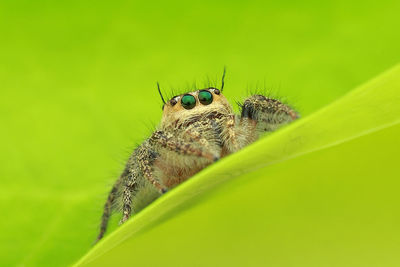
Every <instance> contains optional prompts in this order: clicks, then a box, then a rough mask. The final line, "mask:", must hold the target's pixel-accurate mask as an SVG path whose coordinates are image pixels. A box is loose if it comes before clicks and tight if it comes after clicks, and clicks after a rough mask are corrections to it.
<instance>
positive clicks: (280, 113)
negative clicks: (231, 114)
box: [241, 95, 299, 133]
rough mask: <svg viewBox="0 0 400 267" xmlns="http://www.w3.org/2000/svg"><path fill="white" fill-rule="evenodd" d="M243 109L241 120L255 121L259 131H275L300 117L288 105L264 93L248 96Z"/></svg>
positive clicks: (242, 106)
mask: <svg viewBox="0 0 400 267" xmlns="http://www.w3.org/2000/svg"><path fill="white" fill-rule="evenodd" d="M241 109H242V112H241V120H245V119H250V120H253V121H255V123H256V124H257V132H258V133H262V132H271V131H274V130H276V129H278V128H279V127H281V126H283V125H285V124H287V123H290V122H292V121H293V120H295V119H297V118H298V117H299V115H298V114H297V112H296V111H294V110H293V109H292V108H290V107H289V106H288V105H285V104H283V103H282V102H280V101H279V100H276V99H272V98H268V97H265V96H263V95H253V96H251V97H249V98H247V99H246V100H245V101H244V103H243V104H242V105H241Z"/></svg>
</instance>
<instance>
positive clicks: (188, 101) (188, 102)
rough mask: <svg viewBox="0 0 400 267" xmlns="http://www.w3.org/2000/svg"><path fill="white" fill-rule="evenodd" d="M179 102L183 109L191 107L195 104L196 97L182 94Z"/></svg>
mask: <svg viewBox="0 0 400 267" xmlns="http://www.w3.org/2000/svg"><path fill="white" fill-rule="evenodd" d="M181 103H182V106H183V107H184V108H185V109H192V108H194V106H196V98H194V96H192V95H184V96H183V97H182V99H181Z"/></svg>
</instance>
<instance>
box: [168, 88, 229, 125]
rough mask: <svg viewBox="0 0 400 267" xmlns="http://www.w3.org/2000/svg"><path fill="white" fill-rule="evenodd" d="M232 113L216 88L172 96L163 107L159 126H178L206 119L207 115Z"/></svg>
mask: <svg viewBox="0 0 400 267" xmlns="http://www.w3.org/2000/svg"><path fill="white" fill-rule="evenodd" d="M230 112H232V108H231V106H230V105H229V103H228V101H227V99H226V98H225V96H223V95H222V93H221V91H220V90H219V89H217V88H213V87H210V88H206V89H201V90H197V91H194V92H188V93H185V94H182V95H178V96H174V97H173V98H171V99H170V100H169V101H168V102H166V103H165V104H164V106H163V116H162V120H161V124H162V125H163V126H167V125H171V124H180V123H184V122H185V121H193V120H196V119H202V118H206V117H207V115H209V114H227V113H230Z"/></svg>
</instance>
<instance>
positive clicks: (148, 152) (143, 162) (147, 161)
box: [138, 134, 167, 194]
mask: <svg viewBox="0 0 400 267" xmlns="http://www.w3.org/2000/svg"><path fill="white" fill-rule="evenodd" d="M153 135H154V134H153ZM154 159H155V155H154V152H153V149H152V146H151V144H150V143H148V142H145V143H144V144H143V146H142V147H141V149H140V150H139V151H138V164H139V168H140V170H141V172H142V173H143V175H144V177H145V178H146V179H147V180H148V181H149V182H150V183H151V184H152V185H153V186H154V187H155V188H157V190H158V191H159V192H160V193H161V194H164V193H165V192H167V188H166V187H165V186H163V185H162V184H161V183H160V182H159V181H158V180H157V179H156V178H155V177H154V175H153V168H152V164H153V161H154Z"/></svg>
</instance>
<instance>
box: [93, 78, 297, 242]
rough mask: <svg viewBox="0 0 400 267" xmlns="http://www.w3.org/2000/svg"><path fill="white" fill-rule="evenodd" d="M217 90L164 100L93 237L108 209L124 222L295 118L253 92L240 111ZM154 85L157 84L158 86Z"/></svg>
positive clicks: (103, 223)
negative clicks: (155, 122) (153, 126)
mask: <svg viewBox="0 0 400 267" xmlns="http://www.w3.org/2000/svg"><path fill="white" fill-rule="evenodd" d="M224 76H225V72H224V75H223V77H222V85H221V88H220V89H217V88H212V87H210V88H205V89H201V90H197V91H194V92H187V93H185V94H182V95H179V96H175V97H173V98H172V99H170V100H169V101H167V102H165V101H164V98H163V96H162V95H161V92H160V88H159V87H158V90H159V92H160V95H161V99H162V100H163V102H164V105H163V114H162V119H161V122H160V124H159V126H158V128H157V130H156V131H155V132H154V133H153V134H152V135H151V136H150V137H149V138H148V139H147V140H145V141H144V142H143V143H142V144H141V145H140V146H139V147H137V148H136V149H135V150H134V152H133V153H132V155H131V157H130V158H129V160H128V162H127V163H126V166H125V170H124V171H123V172H122V174H121V176H120V177H119V179H118V180H117V181H116V183H115V184H114V186H113V188H112V190H111V192H110V194H109V196H108V199H107V202H106V204H105V206H104V213H103V217H102V221H101V226H100V233H99V235H98V238H97V240H100V239H101V238H102V237H103V235H104V233H105V231H106V228H107V223H108V220H109V217H110V215H111V212H112V210H113V209H117V210H118V209H120V210H122V219H121V221H120V223H124V222H125V221H126V220H128V219H129V217H130V216H131V214H132V213H136V212H138V211H139V210H141V209H143V208H144V207H145V206H147V205H148V204H149V203H151V202H152V201H153V200H155V199H156V198H158V197H159V196H161V195H162V194H164V193H165V192H167V191H168V190H169V189H171V188H173V187H175V186H176V185H178V184H180V183H182V182H183V181H185V180H186V179H188V178H190V177H191V176H193V175H194V174H195V173H197V172H199V171H200V170H202V169H203V168H205V167H206V166H208V165H210V164H211V163H213V162H215V161H217V160H219V159H220V158H222V157H224V156H226V155H229V154H231V153H234V152H236V151H238V150H240V149H241V148H243V147H245V146H246V145H248V144H250V143H252V142H254V141H255V140H257V139H258V138H259V137H260V136H261V135H262V134H263V133H265V132H271V131H274V130H276V129H277V128H279V127H281V126H282V125H284V124H287V123H289V122H291V121H293V120H295V119H297V118H298V114H297V113H296V112H295V111H294V110H293V109H292V108H290V107H289V106H287V105H285V104H283V103H281V102H280V101H278V100H275V99H272V98H268V97H265V96H263V95H253V96H250V97H248V98H247V99H246V100H245V101H244V102H243V103H242V104H240V105H239V106H240V109H241V112H240V114H235V113H234V112H233V109H232V106H231V105H230V104H229V103H228V101H227V99H226V98H225V96H224V95H223V94H222V90H223V87H224ZM157 85H158V84H157Z"/></svg>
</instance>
